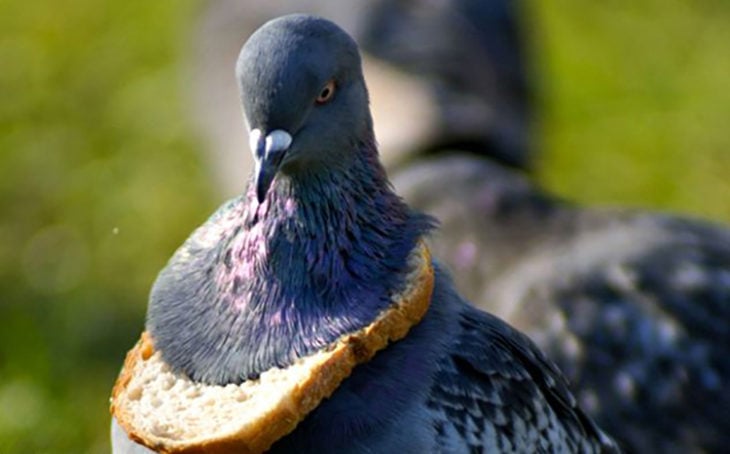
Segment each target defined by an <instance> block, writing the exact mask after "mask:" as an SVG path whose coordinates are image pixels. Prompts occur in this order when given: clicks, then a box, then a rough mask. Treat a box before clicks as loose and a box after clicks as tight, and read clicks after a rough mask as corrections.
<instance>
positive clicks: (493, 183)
mask: <svg viewBox="0 0 730 454" xmlns="http://www.w3.org/2000/svg"><path fill="white" fill-rule="evenodd" d="M436 175H438V178H443V179H445V180H446V181H451V182H454V183H452V184H450V185H449V186H448V187H445V188H440V189H438V190H436V188H434V187H433V184H432V181H433V179H434V178H435V177H436ZM394 182H395V185H396V188H397V189H398V191H399V192H400V193H401V194H403V195H404V197H405V198H407V199H408V200H409V201H410V202H411V203H412V204H413V206H415V207H418V208H420V209H422V210H424V211H427V212H429V213H433V214H434V215H436V216H438V217H439V219H441V221H442V224H441V229H440V232H439V235H438V236H437V237H436V238H435V240H434V241H433V246H432V247H433V251H434V254H435V255H437V256H439V257H441V258H442V259H443V260H444V262H445V263H446V264H447V265H448V266H449V268H451V269H452V270H453V272H454V274H455V276H456V282H457V286H459V287H460V288H464V289H465V291H466V293H467V296H468V298H470V300H471V301H473V302H474V303H476V304H477V305H478V306H480V307H482V308H484V309H486V310H489V311H491V312H494V313H495V314H496V315H498V316H499V317H502V318H504V319H505V320H508V321H509V322H510V323H511V324H513V325H514V326H515V327H517V328H518V329H519V330H520V331H522V332H524V333H525V334H527V335H528V336H529V337H530V338H531V339H532V340H533V341H535V342H536V343H537V344H538V345H539V346H540V348H541V349H542V350H543V351H544V352H545V353H546V354H547V356H548V357H550V358H551V359H552V360H553V361H555V362H556V363H557V364H558V366H559V367H560V369H561V370H562V371H563V372H565V374H566V375H567V377H568V378H569V380H570V382H571V384H572V387H573V389H574V390H575V392H576V396H577V398H578V401H579V403H580V404H581V406H582V407H583V408H584V410H586V412H587V413H588V414H589V415H591V416H592V417H593V418H595V420H596V421H597V422H598V423H599V424H600V425H601V427H603V428H604V429H606V430H607V431H608V432H609V433H611V434H612V435H613V436H615V437H616V439H617V440H618V441H619V442H620V443H621V445H622V446H624V447H626V448H629V450H630V451H632V452H683V453H684V452H721V451H722V450H723V449H724V446H726V445H727V443H728V442H729V441H730V438H729V437H730V394H728V392H727V389H726V386H725V384H726V383H728V382H730V230H728V229H727V228H722V227H720V226H716V225H712V224H710V223H706V222H700V221H696V220H688V219H681V218H676V217H672V216H668V215H659V214H652V213H643V212H640V211H631V210H618V209H582V208H579V207H576V206H573V205H570V204H568V203H564V202H561V201H558V200H554V199H552V198H550V197H549V196H547V195H546V194H544V193H543V192H541V191H540V190H538V189H537V188H535V187H534V186H532V185H531V184H530V183H529V182H527V181H526V180H525V179H524V178H523V177H521V176H519V175H517V174H515V173H514V172H513V171H510V170H506V169H504V168H502V167H500V166H498V165H496V164H494V163H491V162H489V161H487V160H485V159H483V158H478V157H475V156H473V155H467V154H459V153H456V152H452V153H451V154H450V155H443V156H440V157H438V158H434V159H432V160H423V161H422V162H421V163H419V164H417V165H413V166H411V167H409V168H408V170H406V171H404V172H401V173H400V174H398V175H396V177H395V179H394ZM456 199H458V200H459V203H458V204H455V203H454V200H456Z"/></svg>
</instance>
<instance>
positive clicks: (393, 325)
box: [111, 243, 433, 453]
mask: <svg viewBox="0 0 730 454" xmlns="http://www.w3.org/2000/svg"><path fill="white" fill-rule="evenodd" d="M409 266H410V267H411V271H410V273H409V275H408V279H407V282H408V284H407V285H406V287H405V288H404V289H403V290H402V291H401V292H400V293H398V294H397V295H393V304H392V305H391V306H390V307H388V308H387V309H386V310H384V311H382V312H381V313H380V314H379V315H378V317H377V318H376V319H375V320H374V321H373V322H372V323H371V324H370V325H368V326H366V327H364V328H362V329H360V330H359V331H356V332H354V333H350V334H346V335H344V336H342V337H340V339H338V340H337V341H336V342H334V343H333V344H332V345H330V346H329V347H328V348H326V349H324V350H321V351H318V352H316V353H314V354H312V355H309V356H307V357H304V358H301V359H299V360H297V361H296V363H294V364H292V365H291V366H289V367H287V368H284V369H278V368H274V369H270V370H268V371H266V372H264V373H262V374H261V376H260V377H259V378H258V379H256V380H249V381H246V382H244V383H241V384H240V385H235V384H230V385H226V386H215V385H205V384H202V383H197V382H194V381H192V380H190V379H189V378H188V377H187V376H185V375H183V374H180V373H176V372H174V371H172V370H171V369H170V367H169V366H168V365H167V364H166V363H165V362H164V360H163V359H162V356H161V354H160V352H157V351H155V348H154V339H152V338H151V336H150V335H149V334H148V333H147V332H144V333H142V338H141V339H140V341H139V342H138V343H137V345H135V347H134V348H132V350H130V352H129V353H128V354H127V358H126V360H125V361H124V366H123V368H122V371H121V373H120V374H119V378H118V379H117V382H116V384H115V385H114V389H113V390H112V397H111V413H112V415H113V416H114V417H116V419H117V421H118V423H119V424H120V426H121V427H122V428H123V429H124V430H125V432H126V433H127V434H128V435H129V437H130V438H131V439H132V440H134V441H135V442H137V443H139V444H142V445H144V446H147V447H148V448H150V449H152V450H155V451H158V452H165V453H224V452H235V453H259V452H263V451H265V450H266V449H268V448H269V447H271V445H272V444H273V443H274V442H275V441H276V440H278V439H280V438H281V437H283V436H284V435H286V434H288V433H289V432H291V431H292V430H294V428H295V427H296V425H297V424H298V423H299V422H300V421H301V420H302V419H304V417H305V416H306V415H307V414H308V413H309V412H311V411H312V410H313V409H315V408H316V407H317V406H318V405H319V403H320V402H321V401H322V399H325V398H327V397H329V396H330V395H331V394H332V392H334V390H335V389H337V387H338V386H339V385H340V383H342V381H343V380H344V379H345V378H346V377H347V376H349V375H350V373H351V372H352V370H353V368H354V367H355V366H356V365H357V364H361V363H364V362H366V361H369V360H370V359H371V358H372V357H373V355H375V353H376V352H377V351H378V350H381V349H383V348H384V347H385V346H386V345H387V344H388V342H390V341H394V340H398V339H401V338H402V337H404V336H405V335H406V333H407V332H408V330H409V329H410V328H411V327H412V326H414V325H415V324H417V323H418V322H419V321H420V320H421V318H423V316H424V315H425V314H426V310H427V309H428V306H429V303H430V301H431V293H432V291H433V266H432V264H431V256H430V253H429V250H428V248H427V247H426V245H425V244H423V243H421V244H419V246H418V247H416V248H415V249H414V251H413V252H412V253H411V256H410V258H409Z"/></svg>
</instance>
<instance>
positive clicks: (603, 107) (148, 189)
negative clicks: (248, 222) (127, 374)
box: [0, 0, 730, 453]
mask: <svg viewBox="0 0 730 454" xmlns="http://www.w3.org/2000/svg"><path fill="white" fill-rule="evenodd" d="M228 3H229V4H231V5H233V4H235V5H236V6H235V9H236V13H235V14H236V15H235V16H230V17H235V18H238V17H241V19H242V20H245V19H249V20H250V21H252V22H256V20H258V17H259V16H256V18H253V16H252V17H248V16H247V14H248V13H249V12H251V13H252V15H253V11H254V10H253V8H254V6H250V5H248V4H247V3H244V2H228ZM249 3H250V2H249ZM274 3H276V2H274ZM304 3H305V4H306V3H311V2H304ZM330 3H331V4H335V3H336V2H330ZM522 3H523V4H522V13H523V16H524V28H525V30H526V31H527V32H528V33H527V37H526V38H527V44H528V46H529V58H530V60H531V63H530V64H531V67H532V68H531V69H532V74H533V79H532V83H533V84H535V86H536V90H537V99H536V101H537V108H538V112H537V115H536V118H535V128H534V134H533V137H532V138H531V141H532V143H533V145H534V147H535V149H536V151H537V154H538V156H537V157H538V161H537V166H536V169H535V170H536V178H537V180H538V181H539V182H540V183H541V184H543V185H544V186H545V187H546V188H547V189H549V190H550V191H552V192H554V193H557V194H560V195H562V196H563V197H565V198H567V199H571V200H576V201H580V202H585V203H591V204H621V205H629V206H641V207H649V208H653V209H657V210H662V211H672V212H681V213H686V214H690V215H693V216H698V217H701V218H705V219H711V220H717V221H721V222H730V134H729V133H728V132H727V131H728V124H730V78H729V76H730V27H729V26H728V25H730V3H729V2H727V1H725V0H698V1H693V2H690V1H686V0H685V1H680V0H663V1H659V0H644V1H641V2H633V1H628V0H617V1H611V2H602V3H589V2H582V1H577V0H557V1H556V2H551V3H550V4H549V5H548V4H547V3H545V2H538V1H536V0H530V1H525V2H522ZM305 6H307V5H305ZM217 8H218V11H217V12H211V11H212V10H211V8H210V5H208V4H207V3H206V2H203V1H199V0H174V1H173V0H157V1H155V2H146V1H141V0H127V1H124V2H122V1H108V2H97V1H92V0H66V1H62V2H51V1H48V0H43V1H38V2H27V1H26V2H21V1H18V0H0V212H2V216H0V289H1V290H0V453H6V452H7V453H15V452H22V453H55V452H59V453H64V452H89V453H96V452H99V453H103V452H108V424H109V416H108V396H109V392H110V389H111V386H112V384H113V382H114V379H115V377H116V373H117V372H118V369H119V367H120V366H121V362H122V360H123V357H124V354H125V352H126V350H127V349H128V348H129V347H131V345H132V344H133V343H134V341H135V339H136V338H137V337H138V335H139V333H140V331H141V329H142V327H143V323H144V312H145V307H146V300H147V294H148V291H149V287H150V285H151V284H152V282H153V280H154V279H155V276H156V274H157V272H158V271H159V269H160V268H161V267H162V266H163V265H164V264H165V262H166V260H167V258H168V257H169V256H170V254H171V253H172V251H173V250H174V249H175V248H176V247H177V246H178V245H179V244H180V243H181V242H182V241H183V240H184V238H185V237H186V236H187V235H188V234H189V233H190V232H191V231H192V230H193V228H195V227H196V226H197V225H199V224H200V223H202V222H203V221H204V220H205V219H206V217H207V216H208V214H210V213H211V212H212V211H213V210H214V209H215V208H216V207H217V206H218V205H219V204H220V203H221V202H222V201H223V200H224V198H226V197H229V196H231V195H233V194H234V193H235V192H236V191H238V190H241V189H243V187H244V184H245V182H244V181H243V180H241V181H237V178H240V177H237V175H241V174H245V167H246V165H247V163H248V154H249V151H248V149H247V147H245V146H241V147H240V150H239V153H240V154H238V155H236V156H235V157H230V156H229V157H226V158H224V157H222V156H225V153H229V154H230V150H231V149H236V147H237V145H235V144H236V143H239V142H240V143H245V132H244V130H243V122H242V121H233V124H230V123H226V122H225V121H223V120H220V121H219V119H218V118H217V117H215V115H216V111H217V110H223V109H225V108H228V107H225V106H223V105H221V104H219V103H218V102H217V99H215V98H211V96H212V95H210V96H209V95H208V94H207V93H209V92H207V91H206V90H207V88H206V87H208V88H209V87H210V86H211V85H215V86H217V87H219V88H220V89H219V90H218V92H216V93H217V94H216V95H215V96H223V97H224V98H225V99H226V100H233V103H234V104H233V105H235V103H236V102H237V97H238V94H237V92H235V90H234V88H235V84H234V83H233V71H232V68H233V63H234V61H233V58H235V51H237V48H238V46H240V44H242V42H243V37H245V36H247V35H248V34H249V31H247V30H245V29H243V28H235V27H234V30H236V31H237V32H238V34H239V35H240V37H239V36H234V38H235V40H234V41H233V42H234V43H235V49H234V53H233V55H232V56H231V57H230V59H231V60H230V61H228V62H227V63H225V67H223V66H215V67H211V64H210V63H209V62H211V61H216V60H215V59H213V60H210V58H212V57H211V55H218V56H220V55H222V56H223V57H225V55H226V54H225V53H222V54H221V53H220V49H217V48H216V42H217V39H218V38H219V35H217V33H220V34H221V35H220V40H221V42H222V41H223V40H224V39H225V40H226V42H230V39H231V36H230V33H229V32H228V30H231V28H230V23H231V21H230V20H229V21H228V22H226V24H227V25H226V24H224V25H225V27H224V26H221V27H218V25H217V24H218V22H216V20H217V19H216V17H221V16H220V15H221V12H220V6H218V7H217ZM288 8H289V11H296V10H297V9H300V8H293V7H288ZM213 9H216V8H213ZM319 12H320V13H321V14H325V15H329V16H330V17H332V18H335V19H337V18H338V14H339V13H340V12H338V11H335V10H327V9H325V10H320V11H319ZM329 13H331V14H329ZM350 14H352V11H350ZM223 16H224V17H225V16H226V14H223ZM236 20H237V19H236ZM343 25H347V24H343ZM224 33H229V34H228V35H225V36H223V34H224ZM226 45H227V44H226ZM216 58H218V57H216ZM217 77H223V78H224V79H225V78H229V79H226V81H224V82H223V83H221V84H218V79H216V78H217ZM211 81H214V82H211ZM226 87H230V91H229V88H226ZM373 98H374V99H373V103H376V102H377V97H375V96H374V97H373ZM376 121H377V119H376ZM216 128H218V129H217V131H216ZM221 128H223V133H221ZM379 134H380V133H379ZM383 134H385V133H383ZM381 141H383V139H382V138H381ZM224 149H226V150H228V151H225V150H224ZM222 150H224V151H222ZM226 159H227V160H226ZM231 159H233V161H231ZM231 162H240V169H239V167H238V166H233V167H235V169H233V170H234V171H233V172H229V173H226V172H225V171H224V170H223V169H226V168H230V167H232V166H231V164H230V163H231Z"/></svg>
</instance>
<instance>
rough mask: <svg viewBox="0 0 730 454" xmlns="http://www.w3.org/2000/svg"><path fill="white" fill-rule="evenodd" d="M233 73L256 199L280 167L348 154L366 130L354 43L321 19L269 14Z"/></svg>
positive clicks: (333, 162)
mask: <svg viewBox="0 0 730 454" xmlns="http://www.w3.org/2000/svg"><path fill="white" fill-rule="evenodd" d="M236 76H237V79H238V83H239V88H240V92H241V99H242V102H243V112H244V115H245V118H246V122H247V124H248V128H249V138H250V146H251V151H252V153H253V157H254V160H255V175H254V178H255V185H256V196H257V198H258V200H259V202H262V201H263V200H264V198H265V196H266V193H267V192H268V190H269V187H270V185H271V183H272V181H273V179H274V177H275V176H276V175H277V174H278V173H284V174H288V175H291V174H295V173H296V172H298V171H301V170H302V169H306V170H307V171H310V172H311V171H316V169H332V168H333V166H335V167H337V166H339V167H342V166H347V165H348V164H349V163H351V162H352V159H353V156H352V154H353V153H352V152H350V153H349V154H348V150H350V151H351V150H354V149H355V147H353V145H354V144H357V143H360V142H363V141H365V140H367V139H368V138H369V137H370V136H372V120H371V118H370V111H369V108H368V94H367V89H366V87H365V82H364V79H363V75H362V67H361V63H360V55H359V52H358V48H357V44H355V42H354V41H353V39H352V38H350V36H349V35H347V33H345V32H344V31H343V30H342V29H340V28H339V27H338V26H337V25H335V24H333V23H332V22H329V21H327V20H325V19H321V18H317V17H312V16H307V15H300V14H295V15H290V16H284V17H281V18H278V19H274V20H272V21H270V22H268V23H267V24H265V25H264V26H262V27H261V28H260V29H259V30H258V31H256V32H255V33H254V34H253V35H252V36H251V37H250V38H249V40H248V41H247V42H246V44H245V45H244V46H243V48H242V50H241V53H240V55H239V57H238V62H237V64H236Z"/></svg>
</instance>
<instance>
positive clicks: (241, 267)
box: [113, 14, 618, 453]
mask: <svg viewBox="0 0 730 454" xmlns="http://www.w3.org/2000/svg"><path fill="white" fill-rule="evenodd" d="M236 73H237V78H238V82H239V86H240V92H241V99H242V103H243V111H244V116H245V119H246V124H247V127H248V130H249V137H250V140H251V149H252V152H253V155H254V160H255V168H254V172H253V175H252V177H251V180H250V181H249V185H248V188H247V190H246V192H245V193H244V194H243V195H241V196H240V197H238V198H236V199H233V200H232V201H230V202H228V203H226V204H224V205H223V206H222V207H221V208H220V209H219V210H218V212H216V213H215V214H214V215H213V216H212V217H211V218H210V219H209V220H208V221H207V222H206V223H205V224H203V226H201V227H200V228H199V229H198V230H196V231H195V232H194V233H193V235H192V236H191V237H190V238H189V239H188V240H187V241H186V242H185V243H184V244H183V246H182V247H181V248H180V249H179V250H178V251H177V252H176V253H175V254H174V255H173V257H172V258H171V260H170V262H169V263H168V265H167V266H166V267H165V268H164V269H163V270H162V272H161V273H160V275H159V276H158V279H157V281H156V282H155V284H154V286H153V289H152V292H151V296H150V303H149V309H148V315H147V330H148V331H149V332H150V333H151V335H152V336H153V337H154V339H155V348H156V349H158V350H159V351H160V352H161V353H162V356H163V357H164V359H165V361H166V362H167V363H168V364H169V365H170V366H171V367H172V368H174V369H176V370H179V371H181V372H183V373H185V374H186V375H187V376H189V377H191V378H192V379H194V380H196V381H200V382H202V383H208V384H219V385H224V384H228V383H237V382H240V381H242V380H246V379H249V378H255V377H257V376H258V374H260V373H261V372H262V371H264V370H266V369H268V368H270V367H272V366H278V367H285V366H287V365H289V364H292V363H293V362H294V361H296V359H297V358H298V357H301V356H302V355H306V354H308V353H310V352H312V351H316V350H317V349H318V348H320V347H321V346H322V345H327V344H328V343H330V342H331V341H332V340H334V339H337V338H338V337H339V336H340V335H341V334H343V333H347V332H350V331H351V330H353V329H357V328H358V327H362V326H366V325H368V324H369V323H370V322H371V320H372V317H374V315H375V314H377V313H378V311H379V310H380V309H382V308H383V306H384V305H385V304H387V302H388V300H389V296H388V295H390V294H391V293H392V292H393V291H395V290H396V289H398V288H399V287H400V286H402V284H403V280H404V279H405V277H406V276H405V272H406V271H407V268H408V267H407V263H406V258H407V256H408V254H409V252H410V251H411V250H413V248H414V247H416V246H417V245H418V244H419V242H420V241H421V238H422V237H423V236H424V235H427V234H428V233H429V232H431V231H432V229H433V228H434V225H435V221H434V220H433V219H432V218H431V217H429V216H427V215H424V214H421V213H419V212H417V211H414V210H412V209H411V208H410V207H409V206H408V205H407V204H406V203H405V202H404V201H403V200H402V199H401V198H400V197H399V196H398V195H396V194H395V192H394V191H393V189H392V186H391V185H390V183H389V181H388V178H387V176H386V173H385V171H384V169H383V167H382V165H381V164H380V162H379V159H378V151H377V146H376V143H375V138H374V135H373V127H372V120H371V117H370V112H369V107H368V93H367V89H366V85H365V82H364V78H363V75H362V70H361V62H360V56H359V51H358V47H357V45H356V43H355V42H354V40H353V39H352V38H351V37H350V36H349V35H348V34H347V33H345V32H344V31H343V30H342V29H340V28H339V27H338V26H337V25H335V24H334V23H332V22H330V21H328V20H325V19H322V18H318V17H314V16H309V15H302V14H295V15H289V16H284V17H281V18H278V19H275V20H272V21H270V22H268V23H266V24H265V25H264V26H262V27H261V28H260V29H258V30H257V31H256V32H255V33H254V34H253V35H252V36H251V37H250V38H249V40H248V41H247V42H246V44H245V45H244V47H243V49H242V51H241V54H240V56H239V60H238V62H237V65H236ZM211 270H217V271H221V272H219V273H212V272H211ZM434 270H435V272H434V288H433V294H432V298H431V302H430V307H429V309H428V312H427V313H426V315H425V316H424V318H423V320H422V321H421V322H420V323H419V324H418V325H416V326H415V327H413V328H412V329H411V331H410V332H409V333H408V334H407V336H406V337H405V338H403V339H402V340H400V341H397V342H395V343H393V344H391V345H390V346H388V347H387V348H386V349H385V350H383V351H381V352H379V353H378V354H377V355H376V356H375V357H374V358H373V359H372V360H370V361H369V362H366V363H364V364H362V365H360V366H358V367H357V368H355V370H354V371H353V373H352V375H351V376H350V377H348V378H347V379H345V380H344V381H343V382H342V384H341V385H340V387H339V388H338V389H336V390H335V391H334V393H333V394H332V395H331V397H330V398H329V399H326V400H325V401H323V402H322V403H321V404H320V405H319V406H318V407H317V408H316V409H315V410H314V411H313V412H312V413H311V414H309V415H308V416H307V417H306V418H305V419H304V420H303V421H302V422H301V423H300V424H299V425H298V426H297V427H296V428H295V429H294V431H293V432H291V433H290V434H288V435H286V436H285V437H283V438H282V439H280V440H279V441H277V442H276V443H275V444H274V445H273V446H272V447H271V450H270V452H318V453H319V452H325V453H326V452H353V453H357V452H363V453H366V452H367V453H370V452H398V451H402V452H485V451H513V452H528V451H529V452H534V451H539V452H556V451H561V452H604V451H605V452H615V451H616V450H617V449H618V448H617V446H616V444H615V443H614V442H613V441H612V439H611V438H610V437H609V436H608V435H606V434H605V433H604V432H603V431H602V430H601V429H600V428H599V427H598V426H597V425H596V424H595V423H594V422H593V421H592V420H591V419H590V418H589V417H588V416H587V415H586V414H585V413H584V412H583V411H582V410H581V408H580V407H579V406H578V405H577V404H576V400H575V399H574V397H573V395H572V394H571V392H570V390H569V388H568V385H567V383H566V381H565V379H564V377H563V376H562V374H561V373H560V371H559V370H558V369H557V368H556V367H555V366H554V365H553V364H552V363H551V362H550V361H549V360H547V359H546V358H545V356H544V355H543V354H542V353H541V352H540V351H539V350H538V349H537V348H536V347H535V346H534V344H533V343H532V342H531V341H530V340H529V339H528V338H527V337H525V336H524V335H522V334H520V333H519V332H518V331H516V330H515V329H513V328H511V327H510V326H509V325H507V324H506V323H504V322H502V321H501V320H499V319H498V318H496V317H494V316H492V315H490V314H488V313H486V312H483V311H480V310H478V309H476V308H474V307H473V306H471V305H469V304H468V303H467V302H466V301H465V300H464V299H463V298H462V297H460V296H459V294H458V293H457V292H456V290H455V287H454V285H453V284H452V281H451V278H450V276H449V274H448V273H447V272H446V271H445V270H443V269H442V267H441V266H440V265H439V264H438V262H436V261H434ZM212 276H218V277H217V278H215V279H213V278H212ZM114 435H115V436H114V437H113V443H114V449H115V452H127V451H125V450H126V449H129V451H128V452H135V451H134V450H135V449H137V447H136V445H134V444H133V443H132V442H131V441H129V440H127V439H125V438H124V436H123V435H124V434H123V433H120V431H119V430H115V431H114Z"/></svg>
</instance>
